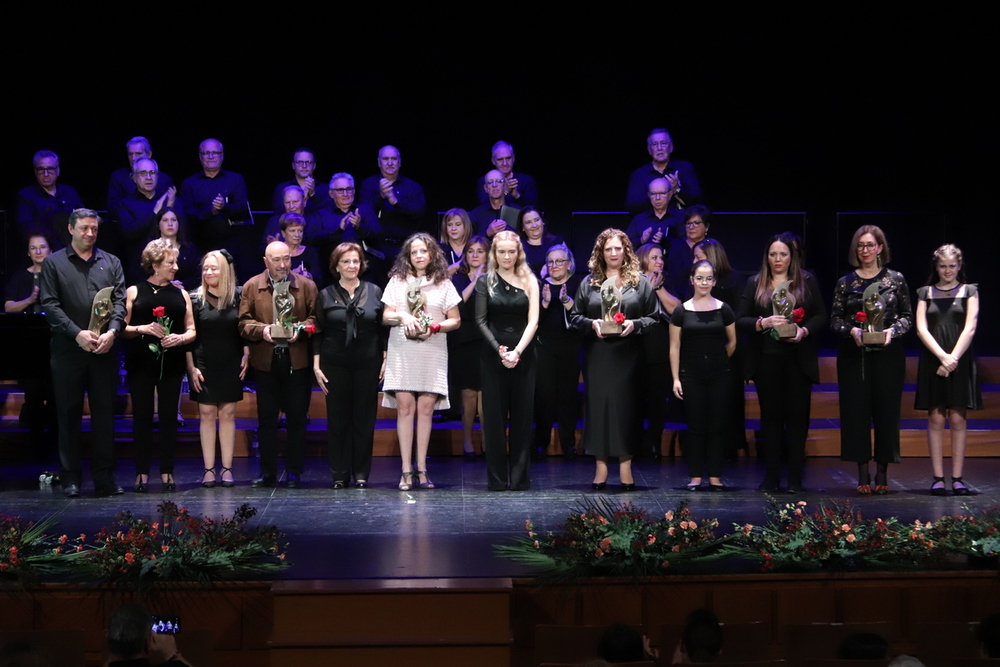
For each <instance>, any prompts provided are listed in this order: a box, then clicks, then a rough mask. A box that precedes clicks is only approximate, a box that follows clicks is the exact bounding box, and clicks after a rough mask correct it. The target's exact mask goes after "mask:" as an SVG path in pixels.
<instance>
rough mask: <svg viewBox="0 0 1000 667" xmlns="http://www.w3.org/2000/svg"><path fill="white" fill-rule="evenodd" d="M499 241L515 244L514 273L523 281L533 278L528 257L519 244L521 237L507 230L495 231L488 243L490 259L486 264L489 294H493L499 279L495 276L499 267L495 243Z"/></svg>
mask: <svg viewBox="0 0 1000 667" xmlns="http://www.w3.org/2000/svg"><path fill="white" fill-rule="evenodd" d="M501 241H513V242H514V243H516V244H517V259H516V260H515V261H514V275H515V276H517V277H518V278H520V279H522V280H524V281H528V280H534V279H535V274H534V273H532V271H531V267H529V266H528V258H527V257H526V256H525V254H524V246H523V245H522V244H521V237H520V236H518V235H517V233H516V232H512V231H509V230H505V231H502V232H497V234H496V235H495V236H494V237H493V242H492V243H491V244H490V250H489V253H490V259H489V262H488V263H487V265H486V266H487V269H486V286H487V287H488V288H489V292H490V296H493V289H494V288H495V287H496V285H497V281H498V280H499V278H498V277H497V270H498V269H499V267H500V262H498V261H497V244H498V243H500V242H501Z"/></svg>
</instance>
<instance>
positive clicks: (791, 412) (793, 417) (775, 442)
mask: <svg viewBox="0 0 1000 667" xmlns="http://www.w3.org/2000/svg"><path fill="white" fill-rule="evenodd" d="M785 281H789V282H791V289H790V290H789V291H790V293H791V295H792V296H794V297H795V306H796V309H795V310H796V311H800V312H797V313H793V316H792V319H793V321H792V322H789V321H788V320H787V319H786V318H785V317H784V316H782V315H774V314H773V310H774V309H773V307H772V305H771V297H772V295H773V294H774V290H775V289H776V288H777V287H778V286H779V285H780V284H781V283H783V282H785ZM736 324H737V326H738V327H739V328H740V329H741V330H743V331H745V332H747V333H748V334H749V335H750V346H749V351H748V353H747V355H746V363H745V368H744V369H742V370H743V375H744V377H745V378H746V379H747V380H753V383H754V386H755V387H756V389H757V401H758V403H759V405H760V450H761V453H762V454H763V458H764V464H765V466H766V471H765V473H764V481H763V482H761V484H760V487H759V488H760V490H761V491H777V490H778V485H779V483H780V481H781V442H782V440H784V441H785V442H787V443H788V492H789V493H797V492H801V491H802V470H803V467H804V466H805V454H806V437H807V436H808V434H809V413H810V410H811V407H812V385H813V384H815V383H818V382H819V359H818V357H817V353H816V343H815V338H814V337H813V336H812V335H811V334H812V332H814V331H819V330H820V328H821V327H822V326H823V325H824V324H826V307H825V306H824V305H823V299H822V298H820V294H819V285H817V284H816V279H815V278H814V277H813V275H812V274H811V273H809V272H808V271H805V270H803V269H802V267H800V266H799V263H798V254H797V253H796V252H795V250H794V246H793V242H792V239H790V238H789V237H787V236H785V235H783V234H779V235H777V236H774V237H772V238H771V240H770V241H768V243H767V246H766V251H765V253H764V259H763V260H762V261H761V265H760V271H759V272H758V273H757V275H755V276H754V277H753V278H751V279H750V282H748V283H747V286H746V289H745V290H743V299H742V301H740V309H739V312H737V314H736ZM785 324H791V325H792V326H793V327H794V335H793V336H791V337H786V338H779V337H778V332H777V331H776V330H775V327H777V326H780V325H785ZM785 333H790V332H787V331H786V332H785ZM739 370H741V369H739V368H737V369H736V371H737V372H739Z"/></svg>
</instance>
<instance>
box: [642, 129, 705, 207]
mask: <svg viewBox="0 0 1000 667" xmlns="http://www.w3.org/2000/svg"><path fill="white" fill-rule="evenodd" d="M646 150H647V151H648V152H649V156H650V157H651V158H653V161H652V163H651V164H645V165H643V166H641V167H639V168H638V169H636V170H635V171H633V172H632V175H631V176H630V177H629V179H628V192H627V193H626V194H625V208H626V210H628V212H629V213H640V212H642V211H643V209H645V208H646V192H647V189H648V188H649V184H650V182H651V181H652V180H653V179H654V178H666V179H668V180H669V181H670V182H671V185H672V186H674V188H675V189H676V190H677V193H678V194H677V197H676V199H675V200H674V201H673V202H672V206H673V207H675V208H686V207H688V206H691V205H692V204H698V203H700V202H701V200H702V195H701V184H700V183H699V182H698V174H697V173H696V172H695V170H694V165H693V164H691V163H690V162H685V161H684V160H671V159H670V156H671V154H673V152H674V140H673V139H671V138H670V133H669V132H667V131H666V130H665V129H663V128H662V127H658V128H656V129H654V130H652V131H650V133H649V136H647V137H646Z"/></svg>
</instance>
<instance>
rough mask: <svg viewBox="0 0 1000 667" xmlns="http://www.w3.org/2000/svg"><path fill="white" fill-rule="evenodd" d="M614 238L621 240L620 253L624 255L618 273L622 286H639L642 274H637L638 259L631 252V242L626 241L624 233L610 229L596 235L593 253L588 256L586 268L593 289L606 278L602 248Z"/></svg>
mask: <svg viewBox="0 0 1000 667" xmlns="http://www.w3.org/2000/svg"><path fill="white" fill-rule="evenodd" d="M616 237H617V238H619V239H621V242H622V251H623V252H624V253H625V257H624V258H623V259H622V268H621V269H620V270H619V272H618V277H619V278H621V281H622V286H623V287H625V286H628V287H636V286H637V285H638V284H639V278H640V276H641V275H642V274H641V273H639V258H638V257H636V256H635V253H634V252H633V251H632V242H631V241H629V240H628V236H627V235H626V234H625V232H623V231H622V230H620V229H614V228H613V227H612V228H608V229H605V230H604V231H603V232H601V233H600V234H598V235H597V240H596V241H594V251H593V252H592V253H591V254H590V260H589V261H588V262H587V268H589V269H590V284H591V285H593V286H594V287H600V286H601V285H603V284H604V281H605V280H607V278H608V276H607V269H608V266H607V264H605V263H604V246H605V245H607V243H608V241H610V240H611V239H612V238H616Z"/></svg>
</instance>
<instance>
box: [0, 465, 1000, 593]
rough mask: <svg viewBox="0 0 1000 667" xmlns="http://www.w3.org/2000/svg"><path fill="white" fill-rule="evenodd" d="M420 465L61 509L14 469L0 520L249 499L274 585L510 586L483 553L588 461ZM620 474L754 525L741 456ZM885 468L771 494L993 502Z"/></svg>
mask: <svg viewBox="0 0 1000 667" xmlns="http://www.w3.org/2000/svg"><path fill="white" fill-rule="evenodd" d="M154 465H155V463H154ZM427 467H428V469H429V471H430V475H431V478H432V479H433V480H434V482H435V484H436V485H437V488H436V489H433V490H414V491H409V492H400V491H398V490H397V489H396V484H397V483H398V481H399V460H398V459H396V458H389V457H376V458H375V460H374V466H373V470H372V475H371V481H372V486H371V487H370V488H368V489H365V490H359V489H354V488H348V489H343V490H336V491H335V490H333V489H331V488H329V487H330V476H329V472H328V468H327V465H326V460H325V459H320V458H310V459H307V461H306V470H305V474H304V475H303V486H302V487H300V488H298V489H286V488H284V487H283V486H279V487H278V488H275V489H253V488H251V487H250V486H249V481H248V480H250V479H251V478H253V477H255V476H256V473H257V462H256V461H255V460H254V459H237V461H236V465H235V466H234V470H235V473H236V478H237V480H238V484H237V486H236V487H235V488H232V489H223V488H221V487H216V488H214V489H204V488H202V487H201V485H200V480H201V472H202V471H201V462H200V461H198V460H196V459H178V461H177V467H176V474H175V478H176V481H177V482H178V487H179V488H178V491H177V492H175V493H172V494H164V493H161V492H160V491H159V487H160V484H159V481H158V476H157V475H156V474H155V467H154V475H153V476H152V480H153V481H152V483H151V484H150V488H151V491H152V492H151V493H149V494H148V495H137V494H135V493H132V492H131V491H130V488H131V487H130V486H128V484H130V483H131V482H132V480H133V479H134V477H133V475H132V473H131V470H132V462H131V461H129V460H121V461H120V462H119V466H118V472H117V479H118V482H119V483H120V484H122V486H124V487H125V489H126V494H125V495H124V496H121V497H117V498H105V499H100V498H94V497H92V494H93V488H92V486H91V483H90V480H89V478H88V477H87V476H86V474H87V473H85V478H84V479H85V482H84V487H83V489H82V492H83V497H82V498H79V499H75V500H69V499H66V498H64V497H63V495H62V489H61V487H58V486H56V487H50V486H45V485H40V484H39V483H38V481H37V477H38V474H39V472H40V471H41V470H43V469H44V466H43V465H39V464H23V463H22V464H16V465H6V466H4V467H3V469H2V472H0V512H2V513H4V514H7V515H11V516H17V515H20V516H21V517H23V518H30V519H38V518H41V517H43V516H45V515H48V514H59V515H60V527H59V530H60V531H61V532H65V533H68V534H71V535H72V534H75V533H80V532H85V533H87V534H88V535H93V533H94V532H95V531H96V530H97V529H98V528H99V527H101V526H103V525H107V524H108V523H109V522H110V519H111V517H112V516H113V514H114V513H115V512H117V511H119V510H123V509H129V510H131V511H132V512H133V513H135V514H137V515H139V516H148V517H150V518H153V517H155V515H156V506H157V504H158V503H160V502H161V501H163V500H166V499H172V500H174V501H175V502H177V503H178V505H180V506H182V507H186V508H187V509H188V510H189V511H190V512H192V513H195V514H206V515H209V516H219V515H222V514H231V513H232V512H233V510H234V509H235V508H236V507H237V506H239V505H240V504H242V503H250V504H251V505H253V506H254V507H256V508H257V509H258V510H259V514H258V517H257V519H256V520H259V521H261V522H266V523H274V524H276V525H278V526H279V527H280V528H281V529H282V530H283V531H284V532H285V533H286V535H287V537H288V541H289V542H290V545H291V546H290V549H289V559H290V560H291V561H292V566H291V568H289V570H288V571H287V572H286V574H285V578H289V579H366V578H406V577H413V578H421V577H501V576H503V577H508V576H515V577H516V576H530V575H531V574H532V570H531V569H529V568H526V567H523V566H521V565H519V564H517V563H514V562H511V561H508V560H504V559H501V558H497V557H495V556H494V555H493V550H492V545H493V544H496V543H501V542H503V541H505V540H508V539H509V538H511V537H513V536H520V535H523V534H524V521H525V519H531V521H532V522H533V523H534V525H535V530H536V531H546V530H555V529H556V528H557V527H558V526H559V524H560V523H561V522H562V521H563V519H564V518H565V516H566V514H567V513H568V511H569V509H570V508H571V507H572V506H573V505H575V504H576V503H577V502H578V501H580V500H581V499H582V498H584V497H591V498H593V497H595V495H596V494H594V493H593V492H592V491H591V490H590V483H591V479H592V476H593V471H594V463H593V459H592V458H589V457H580V458H578V459H577V460H575V461H564V460H562V459H561V458H552V457H550V458H549V459H548V460H547V461H544V462H540V463H535V464H533V466H532V487H533V488H532V489H531V490H530V491H522V492H503V493H490V492H487V491H486V464H485V462H484V461H483V460H482V459H478V460H476V461H465V460H464V459H461V458H459V457H439V458H433V459H430V460H429V461H428V466H427ZM872 469H873V471H874V465H873V466H872ZM946 469H947V462H946ZM633 471H634V474H635V480H636V484H637V487H638V488H637V489H636V490H635V491H634V492H631V493H620V492H618V490H617V489H616V488H615V486H614V482H615V481H616V479H617V478H616V477H614V476H613V477H612V482H613V484H609V487H608V491H607V494H606V495H608V496H609V497H612V498H614V499H616V500H622V501H626V500H629V501H632V502H633V503H635V504H636V505H637V506H639V507H642V508H644V509H646V510H647V511H649V512H650V513H651V514H657V513H662V512H665V511H667V510H669V509H674V508H675V507H676V506H677V504H678V503H679V502H681V501H682V500H687V501H689V503H690V507H691V510H692V514H693V517H694V518H696V519H699V520H700V519H710V518H717V519H719V522H720V528H723V529H727V530H728V529H731V527H732V524H733V523H739V524H743V523H747V522H750V523H756V522H759V521H761V520H762V518H763V516H764V511H763V510H764V508H765V506H766V498H765V496H764V494H762V493H760V492H758V491H756V487H757V484H758V483H759V481H760V479H761V477H762V475H763V468H762V467H761V466H759V465H757V464H756V463H754V462H753V461H752V460H742V459H741V460H739V461H738V462H736V463H733V464H730V465H728V466H727V468H726V474H725V475H724V477H723V479H724V480H725V482H726V483H727V484H728V485H729V486H730V487H731V489H730V490H728V491H726V492H724V493H709V492H700V493H690V492H687V491H685V490H684V489H683V485H684V484H685V483H686V482H687V476H686V466H685V465H684V464H683V463H681V462H676V463H669V462H666V461H664V462H662V463H655V462H652V461H637V462H636V463H635V465H634V467H633ZM889 473H890V493H889V495H888V496H884V497H865V498H861V497H858V496H856V495H855V494H854V485H855V484H856V480H855V477H854V475H855V466H854V465H853V464H849V463H842V462H840V461H838V460H836V459H833V458H814V459H810V460H809V462H808V464H807V468H806V485H807V489H808V491H807V493H805V494H802V495H798V496H789V495H785V494H780V495H779V496H778V498H779V499H781V500H784V499H788V500H792V499H794V500H807V501H809V502H810V503H814V502H816V501H818V500H820V499H825V498H835V499H840V500H844V499H847V500H850V501H851V502H852V503H853V504H854V505H856V506H857V507H859V508H860V509H861V510H862V511H863V512H864V513H865V516H883V517H884V516H897V517H899V518H900V519H902V520H904V521H913V520H914V519H920V520H921V521H928V520H934V519H937V518H939V517H940V516H942V515H945V514H954V513H958V512H960V511H961V508H962V506H963V505H968V506H969V507H970V508H972V509H973V510H978V509H981V508H985V507H991V506H993V505H995V504H996V503H997V492H998V488H1000V458H974V459H968V460H967V462H966V473H965V475H964V476H965V478H966V480H967V483H969V484H970V486H971V487H972V488H973V490H974V492H975V493H976V495H972V496H969V497H966V498H956V497H953V496H948V497H944V498H938V497H933V496H931V495H930V493H929V491H928V487H929V486H930V480H931V474H930V462H929V460H928V459H926V458H910V459H904V462H903V463H901V464H899V465H893V466H890V468H889ZM282 481H283V479H282Z"/></svg>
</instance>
